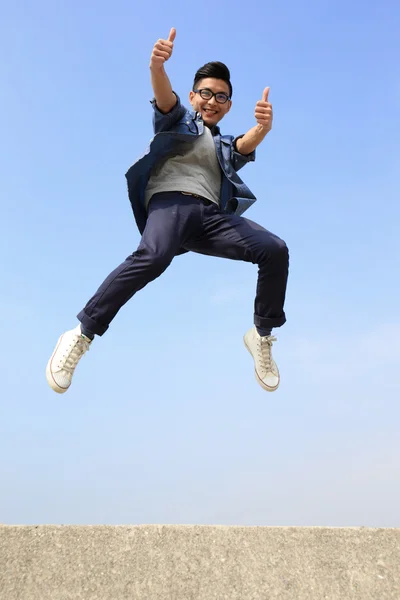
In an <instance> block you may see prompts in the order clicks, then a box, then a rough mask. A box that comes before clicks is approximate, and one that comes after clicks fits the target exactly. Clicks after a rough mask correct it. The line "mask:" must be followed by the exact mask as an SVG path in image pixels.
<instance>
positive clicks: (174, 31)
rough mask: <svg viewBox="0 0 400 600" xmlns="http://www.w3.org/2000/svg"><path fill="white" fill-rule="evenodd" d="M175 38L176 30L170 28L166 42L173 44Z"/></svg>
mask: <svg viewBox="0 0 400 600" xmlns="http://www.w3.org/2000/svg"><path fill="white" fill-rule="evenodd" d="M175 38H176V29H175V27H172V28H171V31H170V32H169V36H168V41H169V42H173V41H174V40H175Z"/></svg>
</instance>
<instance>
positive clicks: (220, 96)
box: [193, 88, 231, 104]
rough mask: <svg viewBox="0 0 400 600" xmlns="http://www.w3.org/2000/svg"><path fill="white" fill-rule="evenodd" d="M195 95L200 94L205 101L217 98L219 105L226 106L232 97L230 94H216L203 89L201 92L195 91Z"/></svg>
mask: <svg viewBox="0 0 400 600" xmlns="http://www.w3.org/2000/svg"><path fill="white" fill-rule="evenodd" d="M193 91H194V93H195V94H200V96H201V97H202V98H203V100H211V98H213V97H214V96H215V99H216V101H217V102H218V104H225V103H226V102H228V100H230V99H231V98H230V96H228V94H224V92H217V93H216V94H215V93H214V92H212V91H211V90H209V89H208V88H202V89H201V90H193Z"/></svg>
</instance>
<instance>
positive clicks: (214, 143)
mask: <svg viewBox="0 0 400 600" xmlns="http://www.w3.org/2000/svg"><path fill="white" fill-rule="evenodd" d="M175 36H176V31H175V29H174V28H172V29H171V31H170V34H169V37H168V39H167V40H158V42H157V43H156V44H155V46H154V48H153V52H152V55H151V59H150V73H151V82H152V86H153V91H154V100H153V101H152V104H153V108H154V117H153V125H154V132H155V136H154V138H153V139H152V141H151V143H150V146H149V148H148V149H147V151H146V153H145V154H144V156H143V157H142V158H141V159H139V160H138V161H137V162H136V163H135V164H134V165H133V166H132V167H131V168H130V169H129V171H128V172H127V173H126V178H127V182H128V193H129V198H130V201H131V204H132V209H133V212H134V216H135V219H136V223H137V225H138V228H139V230H140V232H141V234H142V239H141V242H140V244H139V247H138V249H137V251H136V252H134V253H133V254H132V255H131V256H129V257H128V258H127V259H126V260H125V261H124V262H123V263H122V264H121V265H120V266H119V267H117V268H116V269H115V270H114V271H113V272H112V273H111V274H110V275H109V276H108V277H107V278H106V280H105V281H104V282H103V284H102V285H101V286H100V288H99V289H98V290H97V292H96V293H95V295H94V296H93V297H92V298H91V300H89V302H88V303H87V305H86V306H85V308H84V309H83V310H82V311H81V312H80V313H79V314H78V320H79V321H80V323H79V325H78V326H77V327H76V328H75V329H72V330H70V331H67V332H66V333H64V334H63V335H61V337H60V339H59V340H58V343H57V346H56V348H55V350H54V352H53V354H52V356H51V358H50V360H49V362H48V364H47V369H46V377H47V381H48V383H49V385H50V386H51V388H52V389H53V390H54V391H56V392H58V393H63V392H65V391H66V390H67V389H68V388H69V387H70V385H71V381H72V376H73V374H74V371H75V368H76V366H77V364H78V362H79V360H80V359H81V357H82V356H83V355H84V353H85V352H86V351H87V350H88V349H89V347H90V345H91V343H92V341H93V339H94V336H95V335H99V336H101V335H103V334H104V333H105V331H106V330H107V329H108V327H109V324H110V323H111V321H112V319H113V318H114V317H115V315H116V314H117V312H118V311H119V309H120V308H121V307H122V306H123V305H124V304H125V303H126V302H127V301H128V300H129V299H130V298H131V297H132V296H133V295H134V294H135V293H136V292H137V291H139V290H140V289H142V288H143V287H144V286H145V285H147V283H149V282H150V281H153V280H154V279H156V278H157V277H159V276H160V275H161V273H163V272H164V271H165V269H166V268H167V267H168V265H169V264H170V263H171V261H172V260H173V258H174V256H176V255H178V254H182V253H184V252H188V251H192V252H199V253H202V254H207V255H210V256H218V257H224V258H230V259H234V260H243V261H247V262H252V263H253V264H257V265H258V266H259V273H258V284H257V292H256V299H255V310H254V327H252V328H251V329H250V330H249V331H248V332H247V333H246V335H245V337H244V342H245V345H246V347H247V349H248V350H249V352H250V353H251V354H252V356H253V359H254V363H255V373H256V378H257V381H258V383H259V384H260V385H261V386H262V387H263V388H264V389H265V390H267V391H274V390H276V389H277V388H278V386H279V381H280V377H279V371H278V367H277V365H276V363H275V361H274V360H273V358H272V344H273V342H275V341H276V338H275V337H273V336H272V335H271V332H272V328H274V327H280V326H281V325H283V324H284V322H285V321H286V317H285V313H284V301H285V293H286V283H287V277H288V260H289V259H288V249H287V247H286V244H285V243H284V242H283V241H282V240H281V239H279V238H278V237H277V236H275V235H273V234H272V233H270V232H269V231H267V230H266V229H264V228H263V227H261V226H260V225H257V224H256V223H253V222H252V221H249V220H247V219H245V218H243V217H242V216H241V215H242V213H243V212H244V211H245V210H246V209H247V208H248V207H249V206H250V205H251V204H253V202H255V200H256V199H255V197H254V196H253V194H252V193H251V192H250V190H249V189H248V187H247V186H246V185H245V184H244V183H243V181H242V180H241V179H240V177H239V176H238V174H237V171H238V170H239V169H240V168H241V167H243V166H244V165H245V164H246V163H247V162H249V161H253V160H254V159H255V153H254V151H255V149H256V147H257V146H258V145H259V144H260V142H262V140H263V139H264V138H265V136H266V135H267V133H268V132H269V131H270V130H271V127H272V106H271V104H270V103H269V102H268V94H269V88H266V89H265V90H264V93H263V96H262V100H261V101H259V102H257V104H256V109H255V119H256V121H257V124H256V125H255V126H254V127H253V128H252V129H250V130H249V131H248V132H247V133H246V134H245V135H242V136H239V137H238V138H236V139H234V138H233V137H232V136H222V135H221V134H220V130H219V127H218V125H217V124H218V123H219V122H220V121H221V119H223V117H224V116H225V115H226V114H227V113H228V112H229V110H230V109H231V106H232V99H231V98H232V84H231V82H230V72H229V70H228V68H227V67H226V66H225V65H224V64H222V63H219V62H211V63H207V64H206V65H204V66H203V67H202V68H201V69H199V70H198V71H197V73H196V75H195V79H194V85H193V89H192V90H191V91H190V94H189V102H190V104H191V106H192V109H193V110H191V111H189V110H187V109H186V108H185V107H184V106H182V104H181V102H180V99H179V97H178V96H177V94H175V93H174V92H173V90H172V87H171V83H170V81H169V79H168V76H167V74H166V72H165V62H166V61H167V60H168V59H169V58H170V57H171V55H172V50H173V45H174V40H175Z"/></svg>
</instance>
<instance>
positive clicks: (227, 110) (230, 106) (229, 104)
mask: <svg viewBox="0 0 400 600" xmlns="http://www.w3.org/2000/svg"><path fill="white" fill-rule="evenodd" d="M227 104H228V108H227V109H226V112H227V113H228V112H229V111H230V110H231V108H232V100H228V103H227Z"/></svg>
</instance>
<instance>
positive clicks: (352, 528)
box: [0, 523, 400, 531]
mask: <svg viewBox="0 0 400 600" xmlns="http://www.w3.org/2000/svg"><path fill="white" fill-rule="evenodd" d="M1 528H20V529H32V528H36V529H37V528H48V529H57V528H62V529H67V528H69V529H88V528H90V529H100V528H102V529H159V528H163V529H203V530H206V529H237V530H239V529H240V530H245V531H248V530H254V529H257V530H260V529H263V530H277V529H280V530H285V531H287V530H293V529H297V530H303V531H314V530H315V531H317V530H318V531H320V530H324V531H400V528H398V527H368V526H363V525H355V526H324V525H321V526H319V525H318V526H316V525H312V526H307V525H299V526H298V525H196V524H180V525H175V524H165V525H164V524H161V523H160V524H140V525H135V524H126V523H125V524H118V525H108V524H104V525H101V524H94V525H91V524H90V523H89V524H85V525H79V524H54V523H49V524H46V523H38V524H12V523H0V529H1Z"/></svg>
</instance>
